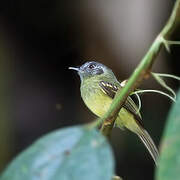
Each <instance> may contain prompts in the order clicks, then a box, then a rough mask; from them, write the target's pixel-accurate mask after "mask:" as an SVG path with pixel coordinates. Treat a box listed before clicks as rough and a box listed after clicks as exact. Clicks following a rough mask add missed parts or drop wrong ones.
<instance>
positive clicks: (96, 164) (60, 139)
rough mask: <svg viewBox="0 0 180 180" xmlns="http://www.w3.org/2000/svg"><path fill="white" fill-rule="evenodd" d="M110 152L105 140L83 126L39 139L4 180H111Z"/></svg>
mask: <svg viewBox="0 0 180 180" xmlns="http://www.w3.org/2000/svg"><path fill="white" fill-rule="evenodd" d="M113 174H114V160H113V155H112V151H111V148H110V146H109V144H108V143H107V141H106V139H105V137H104V136H102V135H101V134H100V133H99V132H98V131H97V130H95V129H91V130H90V129H88V128H86V127H84V126H82V127H81V126H76V127H71V128H64V129H61V130H58V131H55V132H53V133H50V134H49V135H46V136H45V137H42V138H40V139H39V140H38V141H37V142H35V143H34V144H33V145H31V146H30V147H29V148H28V149H27V150H25V151H24V152H23V153H21V154H20V155H19V156H18V157H17V158H16V159H15V160H14V161H13V162H12V163H11V164H10V165H9V167H8V168H7V169H6V170H5V172H4V173H3V174H2V176H1V178H0V179H1V180H110V179H111V178H112V176H113Z"/></svg>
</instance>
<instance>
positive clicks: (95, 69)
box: [69, 61, 114, 81]
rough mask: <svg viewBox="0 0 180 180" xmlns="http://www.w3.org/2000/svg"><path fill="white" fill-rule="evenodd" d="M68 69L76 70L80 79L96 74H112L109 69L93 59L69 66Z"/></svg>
mask: <svg viewBox="0 0 180 180" xmlns="http://www.w3.org/2000/svg"><path fill="white" fill-rule="evenodd" d="M69 69H73V70H76V71H77V72H78V74H79V76H80V78H81V81H82V80H84V79H87V78H91V77H94V76H98V75H101V76H102V75H103V76H109V75H112V76H114V74H113V72H112V70H111V69H109V68H108V67H106V66H105V65H103V64H101V63H98V62H95V61H88V62H86V63H84V64H83V65H82V66H80V67H69Z"/></svg>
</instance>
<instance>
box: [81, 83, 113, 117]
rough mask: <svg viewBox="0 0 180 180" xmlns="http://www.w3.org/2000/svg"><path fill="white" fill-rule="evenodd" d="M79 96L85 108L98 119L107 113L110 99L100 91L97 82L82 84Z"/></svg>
mask: <svg viewBox="0 0 180 180" xmlns="http://www.w3.org/2000/svg"><path fill="white" fill-rule="evenodd" d="M81 96H82V99H83V100H84V103H85V104H86V106H87V107H88V108H89V109H90V110H91V111H92V112H93V113H94V114H95V115H97V116H99V117H102V116H103V115H104V114H105V113H106V112H107V110H108V109H109V106H110V105H111V102H112V99H111V98H110V97H108V96H107V95H106V94H105V93H104V92H103V91H102V90H101V88H100V86H99V84H98V82H97V83H95V82H92V81H89V82H88V81H86V82H85V83H83V84H82V85H81Z"/></svg>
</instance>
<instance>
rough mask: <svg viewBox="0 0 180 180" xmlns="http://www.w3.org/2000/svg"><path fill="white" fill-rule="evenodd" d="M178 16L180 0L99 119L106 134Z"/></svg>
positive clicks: (146, 76) (174, 24)
mask: <svg viewBox="0 0 180 180" xmlns="http://www.w3.org/2000/svg"><path fill="white" fill-rule="evenodd" d="M178 17H180V0H177V1H176V3H175V5H174V8H173V11H172V14H171V16H170V18H169V20H168V22H167V23H166V25H165V26H164V28H163V29H162V31H161V33H160V34H159V35H158V36H157V38H156V39H155V41H154V42H153V44H152V45H151V47H150V49H149V51H148V52H147V53H146V55H145V56H144V58H143V59H142V60H141V62H140V63H139V65H138V66H137V67H136V69H135V70H134V72H133V73H132V75H131V76H130V78H129V79H128V81H127V83H126V85H125V86H124V87H123V88H122V89H121V91H120V92H118V93H117V95H116V97H115V98H114V100H113V102H112V104H111V106H110V108H109V110H108V112H107V113H106V114H105V115H104V117H103V118H101V119H100V120H99V123H102V122H103V125H102V128H101V132H102V133H103V134H104V135H106V136H109V135H110V134H111V130H112V128H113V126H114V122H115V119H116V117H117V115H118V112H119V111H120V109H121V107H122V105H123V103H124V102H125V100H126V98H127V97H128V96H129V94H130V93H131V92H132V91H134V89H135V88H137V87H138V86H139V84H140V83H141V82H142V80H143V79H146V78H148V77H149V75H150V73H151V68H152V65H153V63H154V61H155V59H156V57H157V55H158V54H159V51H160V49H161V48H162V45H163V44H164V39H169V36H170V35H171V33H172V32H173V31H174V30H175V28H176V27H177V25H178V24H179V21H180V20H179V18H178Z"/></svg>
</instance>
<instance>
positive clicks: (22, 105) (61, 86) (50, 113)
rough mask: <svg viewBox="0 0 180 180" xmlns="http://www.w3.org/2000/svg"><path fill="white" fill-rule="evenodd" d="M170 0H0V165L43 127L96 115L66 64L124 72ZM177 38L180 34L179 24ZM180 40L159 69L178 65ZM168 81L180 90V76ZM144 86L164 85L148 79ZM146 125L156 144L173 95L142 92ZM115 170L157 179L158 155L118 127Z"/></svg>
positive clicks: (121, 75) (132, 178)
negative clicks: (96, 65) (94, 63)
mask: <svg viewBox="0 0 180 180" xmlns="http://www.w3.org/2000/svg"><path fill="white" fill-rule="evenodd" d="M174 2H175V1H173V0H166V1H164V0H158V1H157V0H151V1H149V0H133V1H130V0H119V1H116V0H111V1H102V0H99V1H97V0H96V1H69V0H60V1H58V0H36V1H35V0H26V1H23V0H2V1H1V2H0V170H1V171H2V170H3V169H4V168H5V166H6V165H7V164H8V163H9V162H10V161H11V160H12V159H13V158H14V157H15V156H16V155H17V154H18V153H20V152H21V151H23V150H24V149H25V148H26V147H28V146H29V145H30V144H32V143H33V142H34V141H35V140H36V139H38V138H39V137H41V136H42V135H44V134H46V133H48V132H51V131H53V130H55V129H58V128H63V127H67V126H72V125H77V124H84V123H87V122H90V121H92V120H94V119H95V116H94V115H93V114H92V113H91V112H90V111H89V110H88V109H87V108H86V107H85V105H84V103H83V101H82V99H81V97H80V91H79V86H80V81H79V77H78V75H77V74H76V73H75V72H73V71H70V70H68V67H69V66H77V65H81V64H83V63H84V62H86V61H89V60H96V61H99V62H101V63H104V64H105V65H107V66H108V67H110V68H111V69H113V71H114V72H115V74H116V76H117V78H118V79H119V80H124V79H127V78H128V77H129V76H130V75H131V73H132V71H133V70H134V68H135V67H136V66H137V64H138V63H139V62H140V60H141V58H142V57H143V56H144V54H145V53H146V52H147V50H148V48H149V46H150V45H151V43H152V42H153V40H154V39H155V37H156V35H157V34H158V33H159V32H160V30H161V29H162V27H163V26H164V24H165V22H166V20H167V18H168V17H169V15H170V13H171V10H172V7H173V4H174ZM172 39H176V40H177V39H180V32H178V30H177V31H176V32H175V33H174V35H173V37H172ZM179 56H180V47H178V46H172V47H171V54H168V53H167V52H166V51H165V50H164V49H163V50H162V51H161V53H160V55H159V56H158V60H157V61H156V63H155V64H154V66H153V70H154V71H155V72H162V73H172V74H175V75H180V72H179V66H180V62H179ZM168 84H169V85H170V86H171V87H172V88H174V89H175V90H177V88H178V82H176V81H172V80H169V81H168ZM141 88H143V89H161V88H160V86H159V85H158V84H157V83H156V82H155V81H154V80H153V79H149V80H147V81H146V82H144V83H143V84H142V86H141ZM142 103H143V107H142V116H143V121H144V124H145V127H146V129H147V130H148V132H149V133H150V134H151V136H152V138H153V139H154V141H155V143H156V144H157V145H159V143H160V139H161V136H162V133H163V129H164V125H165V120H166V116H167V114H168V110H169V108H170V106H171V102H170V100H169V99H167V98H166V97H163V96H161V95H157V94H144V95H142ZM111 144H112V146H113V150H114V153H115V158H116V172H117V174H118V175H120V176H121V177H123V178H124V179H126V180H136V179H138V180H139V179H146V180H152V179H153V176H154V163H153V160H152V159H151V157H150V155H149V153H148V152H147V150H146V148H145V147H144V145H143V144H142V143H141V142H140V140H139V139H138V138H137V137H136V136H135V135H134V134H132V133H130V132H129V131H121V130H119V129H114V130H113V134H112V138H111Z"/></svg>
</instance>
